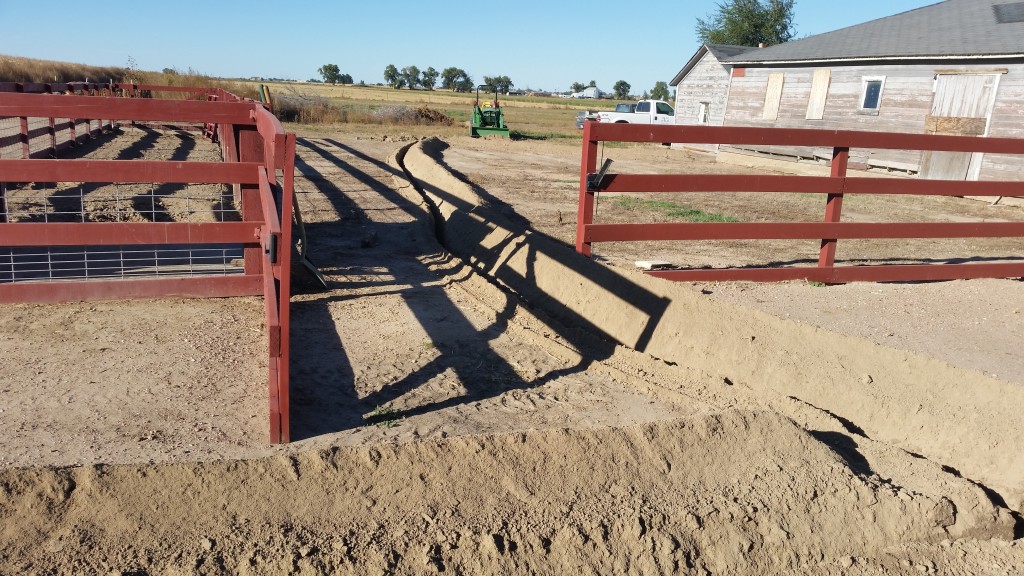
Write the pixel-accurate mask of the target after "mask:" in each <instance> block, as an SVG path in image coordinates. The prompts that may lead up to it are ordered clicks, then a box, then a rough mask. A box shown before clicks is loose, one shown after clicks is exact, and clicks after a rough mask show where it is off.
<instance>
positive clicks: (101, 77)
mask: <svg viewBox="0 0 1024 576" xmlns="http://www.w3.org/2000/svg"><path fill="white" fill-rule="evenodd" d="M127 72H128V69H127V68H125V67H122V66H89V65H86V64H76V63H73V62H54V61H51V60H36V59H34V58H22V57H20V56H0V82H110V81H111V80H113V81H114V82H120V81H122V80H123V79H124V77H125V74H126V73H127Z"/></svg>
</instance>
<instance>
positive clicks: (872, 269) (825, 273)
mask: <svg viewBox="0 0 1024 576" xmlns="http://www.w3.org/2000/svg"><path fill="white" fill-rule="evenodd" d="M647 274H648V275H650V276H655V277H657V278H663V279H665V280H673V281H676V282H728V281H750V282H787V281H792V280H807V281H809V282H824V283H826V284H842V283H846V282H915V281H916V282H925V281H937V280H971V279H976V278H1021V277H1024V263H1004V262H998V263H984V264H908V265H903V264H900V265H878V266H838V267H828V268H818V267H805V268H725V269H721V268H719V269H687V270H654V271H651V272H647Z"/></svg>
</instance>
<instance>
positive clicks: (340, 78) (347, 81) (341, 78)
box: [338, 74, 352, 84]
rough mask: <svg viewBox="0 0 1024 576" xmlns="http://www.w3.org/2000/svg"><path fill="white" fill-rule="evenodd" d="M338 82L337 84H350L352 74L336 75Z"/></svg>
mask: <svg viewBox="0 0 1024 576" xmlns="http://www.w3.org/2000/svg"><path fill="white" fill-rule="evenodd" d="M338 83H339V84H351V83H352V75H351V74H342V75H341V76H338Z"/></svg>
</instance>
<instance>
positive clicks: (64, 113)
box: [0, 94, 256, 125]
mask: <svg viewBox="0 0 1024 576" xmlns="http://www.w3.org/2000/svg"><path fill="white" fill-rule="evenodd" d="M255 108H256V105H255V104H253V103H248V102H201V101H195V100H158V99H152V98H97V97H94V96H68V95H62V94H0V116H29V117H42V118H110V119H113V120H119V121H126V120H145V121H150V122H153V121H158V122H219V123H225V124H247V125H252V124H255V123H256V121H255V120H254V119H253V117H252V112H253V110H254V109H255Z"/></svg>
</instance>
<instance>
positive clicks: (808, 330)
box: [398, 139, 1024, 510]
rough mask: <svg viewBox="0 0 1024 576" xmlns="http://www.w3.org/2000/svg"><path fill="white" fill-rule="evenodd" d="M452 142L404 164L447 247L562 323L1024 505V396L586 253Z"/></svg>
mask: <svg viewBox="0 0 1024 576" xmlns="http://www.w3.org/2000/svg"><path fill="white" fill-rule="evenodd" d="M447 147H448V144H446V143H445V142H443V141H441V140H438V139H428V140H425V141H423V142H421V143H418V144H416V145H414V146H409V147H408V149H407V150H406V151H405V153H404V155H403V157H402V158H400V159H398V160H400V161H401V162H402V163H403V165H404V166H405V167H406V169H407V170H408V172H409V174H410V176H411V177H412V178H413V179H414V181H415V182H416V184H417V187H418V188H419V189H420V190H421V191H422V192H423V193H424V194H425V196H426V198H427V199H428V200H429V202H430V204H431V205H432V206H433V212H434V215H435V218H437V219H438V221H439V223H440V224H441V226H440V227H441V229H442V231H441V234H442V238H443V241H444V242H445V245H446V247H447V248H448V249H449V250H450V251H452V252H453V253H454V254H456V255H458V256H459V257H460V258H462V259H463V260H465V261H466V262H467V263H469V264H470V265H471V266H473V267H474V268H475V269H476V270H477V271H479V272H480V273H481V274H483V275H485V276H488V277H492V278H494V279H495V280H497V281H498V282H500V283H501V284H503V285H504V286H507V287H508V288H509V289H511V290H512V291H514V292H515V293H516V294H519V295H520V296H521V297H522V298H523V299H524V300H526V301H527V302H528V303H529V304H530V305H531V307H532V308H534V309H539V310H543V311H544V312H545V313H547V314H550V315H552V316H553V317H555V318H556V319H558V320H559V321H561V322H562V323H564V324H566V325H569V326H578V327H581V328H583V329H585V330H586V331H588V332H592V333H596V334H600V335H602V336H603V337H605V338H607V339H609V340H613V341H616V342H619V343H621V344H623V345H625V346H628V347H630V348H633V349H636V350H638V351H642V352H645V353H646V354H649V355H651V356H654V357H655V358H660V359H663V360H665V361H667V362H672V363H677V364H679V365H681V366H686V367H689V368H691V369H693V370H698V371H702V372H704V373H707V374H709V375H711V376H712V377H714V378H717V379H719V380H727V381H728V382H730V383H734V384H737V385H742V386H745V387H749V388H750V389H752V390H755V391H759V392H761V393H764V394H767V395H769V396H771V395H778V396H782V397H794V398H798V399H800V400H801V401H803V402H806V403H808V404H810V405H813V406H816V407H818V408H821V409H823V410H827V411H829V412H831V413H833V414H835V415H837V416H839V417H840V418H842V419H845V420H846V421H849V422H852V423H853V424H854V425H855V427H856V428H857V429H858V430H861V431H863V432H864V435H866V436H867V437H870V438H872V439H874V440H879V441H884V442H889V443H892V444H895V445H897V446H900V447H903V448H904V449H906V450H908V451H911V452H913V453H917V454H921V455H924V456H926V457H928V458H931V459H933V460H935V461H937V462H941V463H944V464H946V465H949V466H952V467H953V468H955V469H957V470H959V471H960V472H961V473H963V474H964V475H966V476H967V477H969V478H972V479H973V480H976V481H978V482H982V483H984V484H986V485H988V486H989V487H990V488H993V489H995V490H996V491H998V492H999V493H1000V494H1002V495H1003V497H1004V498H1005V499H1006V501H1007V502H1008V503H1009V504H1010V505H1011V506H1013V507H1015V508H1016V509H1017V510H1024V454H1022V453H1021V452H1020V450H1019V449H1018V447H1019V446H1020V445H1021V444H1022V443H1024V428H1022V427H1020V426H1014V425H1010V423H1012V422H1019V421H1020V417H1019V408H1018V407H1019V406H1022V405H1024V388H1021V387H1020V386H1017V385H1014V384H1011V383H1007V382H1004V381H1000V380H997V379H995V378H991V377H988V376H986V375H985V374H981V373H978V372H973V371H968V370H962V369H957V368H955V367H953V366H950V365H949V364H946V363H944V362H942V361H939V360H935V359H933V358H928V357H924V356H920V355H915V354H912V353H908V352H903V351H899V350H893V349H889V348H884V347H882V346H878V345H876V344H874V343H871V342H869V341H866V340H864V339H860V338H853V337H848V336H843V335H839V334H835V333H831V332H828V331H825V330H821V329H818V328H815V327H813V326H809V325H806V324H798V323H795V322H792V321H788V320H784V319H779V318H776V317H772V316H768V315H766V314H763V313H759V312H756V311H753V310H749V309H743V308H739V307H736V306H734V305H732V304H728V303H723V302H720V301H717V300H713V299H708V298H705V297H703V296H702V295H701V294H700V293H698V292H693V291H688V290H681V289H679V288H678V287H677V286H674V285H672V284H671V283H668V282H664V281H661V280H657V279H653V278H650V277H648V276H646V275H643V274H641V273H638V272H636V271H633V270H622V269H615V268H611V267H609V266H606V265H604V264H602V263H599V262H596V261H592V260H587V259H584V258H582V257H579V256H577V255H576V254H575V253H574V252H573V251H572V249H571V248H569V247H567V246H565V245H564V244H563V243H561V242H558V241H556V240H554V239H552V238H550V237H547V236H545V235H543V234H540V233H537V232H536V231H535V230H532V229H530V228H529V227H528V226H527V225H526V223H525V222H523V221H521V219H517V218H516V217H515V214H514V212H512V211H511V209H510V208H508V207H506V206H503V205H502V203H501V202H500V201H497V200H496V199H494V198H492V197H488V195H487V194H486V192H485V191H483V190H481V189H479V188H477V187H475V186H474V185H473V184H472V183H471V182H468V181H465V180H463V179H461V178H459V177H458V176H457V175H455V174H453V171H452V170H451V169H450V168H449V167H448V166H447V165H446V164H445V161H444V151H445V150H446V149H447Z"/></svg>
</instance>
